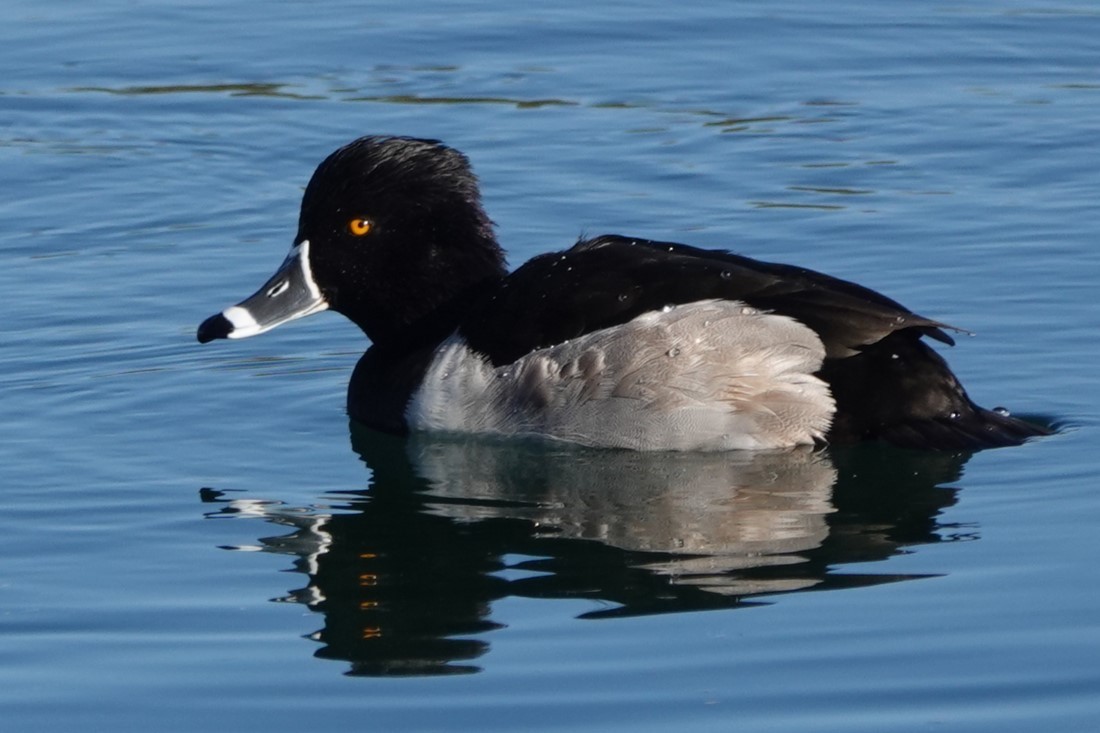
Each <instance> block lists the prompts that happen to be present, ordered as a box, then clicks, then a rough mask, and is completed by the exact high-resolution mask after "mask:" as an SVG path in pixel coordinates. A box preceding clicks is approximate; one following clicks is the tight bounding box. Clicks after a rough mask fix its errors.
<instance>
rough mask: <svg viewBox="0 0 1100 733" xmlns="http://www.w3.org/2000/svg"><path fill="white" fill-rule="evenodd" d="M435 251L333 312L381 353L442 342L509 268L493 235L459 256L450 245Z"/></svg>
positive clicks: (343, 300)
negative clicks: (359, 332)
mask: <svg viewBox="0 0 1100 733" xmlns="http://www.w3.org/2000/svg"><path fill="white" fill-rule="evenodd" d="M452 247H453V245H452ZM436 252H437V254H436V255H435V256H433V257H431V258H430V259H429V260H428V261H426V262H414V263H410V269H408V270H407V271H406V272H405V273H404V275H403V276H399V277H397V278H395V279H394V281H393V282H389V283H385V284H380V285H378V286H376V287H374V288H372V290H371V292H357V293H342V294H341V297H340V298H339V301H340V305H339V307H334V310H337V311H338V312H340V313H343V314H344V315H345V316H347V317H348V318H349V319H350V320H351V321H352V322H354V323H355V324H356V325H358V326H359V328H361V329H362V330H363V332H364V333H365V334H366V335H367V338H369V339H370V340H371V342H372V343H373V344H374V346H375V347H376V349H377V350H381V351H385V352H388V353H390V354H394V355H400V354H405V353H408V352H411V351H417V350H421V349H423V348H425V347H430V346H434V345H436V344H438V343H439V342H441V341H443V339H445V338H447V336H449V335H450V334H451V333H453V332H454V330H455V329H456V328H457V327H458V325H459V323H460V322H461V321H462V319H463V318H464V317H465V315H466V314H467V313H468V312H469V311H470V309H471V307H472V306H473V305H474V304H476V303H477V302H478V300H480V299H481V298H483V297H485V296H486V294H488V293H491V292H492V291H494V290H495V289H496V287H497V286H498V285H499V283H500V282H501V281H502V280H503V279H504V277H505V276H506V275H507V269H506V267H505V264H504V256H503V252H502V251H501V249H500V247H499V245H498V244H497V243H496V240H495V239H494V238H493V237H492V236H491V235H490V236H489V237H487V238H485V239H484V240H482V241H481V242H479V243H478V246H475V247H471V246H469V243H467V244H466V245H464V246H463V247H462V248H461V251H460V252H457V253H456V252H453V251H451V252H447V251H446V245H444V246H443V247H440V248H438V249H437V250H436ZM456 255H461V256H456Z"/></svg>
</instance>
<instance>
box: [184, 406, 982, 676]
mask: <svg viewBox="0 0 1100 733" xmlns="http://www.w3.org/2000/svg"><path fill="white" fill-rule="evenodd" d="M351 437H352V444H353V447H354V449H355V450H356V451H357V452H358V453H359V454H360V455H361V456H362V458H363V460H364V461H365V462H366V464H367V466H368V467H369V468H370V470H371V474H372V475H371V479H370V484H369V488H367V489H366V490H362V491H349V492H341V493H339V494H335V495H333V502H332V503H330V504H329V505H327V506H326V507H325V509H324V510H307V509H290V508H287V507H285V506H281V505H278V504H275V503H271V502H264V501H257V500H254V499H234V498H233V494H232V493H228V492H221V491H217V490H214V489H204V490H203V492H202V494H203V498H204V500H205V501H209V502H213V503H218V504H220V505H221V506H219V508H218V509H217V510H215V511H213V512H211V513H210V516H228V515H238V516H239V515H245V516H256V515H259V516H261V517H262V518H264V519H265V520H266V521H269V522H271V523H272V524H276V525H280V526H286V527H290V528H292V529H291V531H290V532H289V533H286V534H282V535H277V536H273V537H266V538H262V539H261V540H260V541H259V542H260V545H259V548H258V549H262V550H264V551H268V552H275V553H282V554H287V555H293V556H296V557H297V560H296V561H295V570H297V571H298V572H301V573H303V574H305V575H306V576H307V577H308V579H309V580H308V584H307V585H306V586H305V587H303V588H300V589H298V590H293V591H291V592H290V593H289V595H287V596H286V597H284V598H281V599H279V600H282V601H290V602H296V603H302V604H305V605H307V606H308V607H309V608H310V609H312V610H314V611H317V612H320V613H321V614H322V615H323V616H324V626H323V628H322V629H321V630H319V631H317V632H316V633H315V634H313V635H312V636H311V638H313V639H314V640H316V641H318V642H320V643H321V644H322V645H323V646H322V648H321V649H320V650H319V651H318V652H317V656H319V657H323V658H331V659H339V660H344V661H347V662H350V664H351V667H350V670H349V673H350V674H362V675H428V674H456V673H469V672H477V671H479V669H480V668H479V667H478V666H477V665H476V664H475V663H474V662H473V660H475V659H476V658H478V657H480V656H481V655H483V654H484V653H485V652H486V651H487V650H488V648H489V644H490V641H491V635H490V634H489V633H488V632H491V631H492V630H494V629H496V628H499V626H500V624H499V623H497V622H495V621H494V620H493V618H492V616H493V609H492V605H493V603H494V602H495V601H498V600H500V599H504V598H507V597H513V596H518V597H527V598H547V599H551V598H552V599H565V598H572V599H588V600H591V601H592V607H591V609H592V610H590V611H588V612H586V613H584V614H583V615H582V616H581V618H590V619H595V618H606V617H615V616H630V615H639V614H654V613H676V612H682V611H696V610H703V609H714V608H732V607H737V606H745V605H750V604H759V603H762V602H764V601H761V600H758V597H759V596H763V595H773V594H778V593H785V592H793V591H805V590H824V589H837V588H846V587H859V586H866V585H874V584H878V583H886V582H892V581H899V580H909V579H914V578H918V577H925V576H914V575H898V574H890V573H881V574H866V573H845V572H843V565H845V564H848V563H854V562H869V561H880V560H885V559H887V558H889V557H891V556H892V555H894V554H897V553H899V552H901V551H902V550H903V548H905V547H908V546H912V545H916V544H924V543H933V542H940V541H944V540H953V539H965V538H967V537H968V534H967V530H965V529H963V530H960V529H959V528H957V527H945V526H943V525H940V524H939V523H938V522H937V516H938V515H939V513H940V512H941V510H942V509H943V508H945V507H947V506H950V505H952V504H953V503H954V501H955V491H956V490H955V489H953V488H948V487H945V486H943V484H945V483H949V482H952V481H955V480H957V479H958V478H959V476H960V475H961V470H962V466H963V465H964V463H965V462H966V460H967V458H968V457H969V454H966V453H955V454H951V453H944V452H937V453H929V452H918V451H908V450H905V449H900V448H893V447H890V446H885V445H875V444H868V445H862V446H853V447H850V448H844V449H833V450H831V451H822V450H813V449H810V448H796V449H791V450H783V451H774V452H734V453H719V454H716V453H709V454H700V453H694V454H693V453H675V454H670V453H657V454H654V453H639V452H634V451H608V450H594V449H584V448H578V447H575V446H564V445H555V444H547V443H530V444H524V443H518V444H517V443H516V442H515V441H511V442H507V443H505V442H496V443H494V442H487V441H475V440H466V439H463V440H447V439H440V438H432V439H427V438H410V439H402V438H397V437H393V436H388V435H383V434H380V433H375V432H373V431H369V430H366V429H364V428H361V427H359V426H358V425H357V424H355V423H354V422H353V423H352V427H351ZM249 549H257V548H249Z"/></svg>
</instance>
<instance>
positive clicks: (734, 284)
mask: <svg viewBox="0 0 1100 733" xmlns="http://www.w3.org/2000/svg"><path fill="white" fill-rule="evenodd" d="M712 298H718V299H723V300H740V301H743V302H745V303H747V304H748V305H751V306H753V307H755V308H760V309H762V310H768V311H772V312H775V313H780V314H783V315H786V316H790V317H792V318H794V319H795V320H797V321H799V322H801V323H804V324H805V325H807V326H809V327H810V328H811V329H813V330H814V331H815V332H816V333H817V334H818V336H819V337H820V338H821V340H822V342H823V343H824V344H825V350H826V353H827V355H828V356H829V357H830V358H841V357H846V356H851V355H854V354H856V353H858V352H859V351H860V350H861V349H862V348H863V347H865V346H867V345H869V344H873V343H876V342H878V341H880V340H881V339H882V338H884V337H885V336H887V335H889V334H891V333H894V332H896V331H899V330H903V329H915V330H916V332H918V333H920V334H924V335H928V336H931V337H932V338H935V339H937V340H939V341H943V342H944V343H948V344H950V343H954V342H953V341H952V339H951V337H950V336H948V335H947V334H946V333H944V332H943V330H942V329H943V328H950V326H946V325H944V324H942V323H939V322H937V321H933V320H930V319H928V318H924V317H923V316H919V315H917V314H915V313H913V312H912V311H909V310H908V309H906V308H905V307H904V306H902V305H901V304H899V303H897V302H895V301H893V300H891V299H889V298H887V297H885V296H883V295H880V294H879V293H876V292H875V291H873V290H869V289H868V288H865V287H862V286H860V285H856V284H855V283H851V282H847V281H845V280H840V279H837V278H834V277H830V276H828V275H824V274H822V273H819V272H814V271H813V270H806V269H803V268H798V267H792V266H790V265H779V264H773V263H769V262H760V261H758V260H753V259H750V258H748V257H741V256H739V255H735V254H731V253H729V252H725V251H721V250H706V249H699V248H696V247H689V246H687V245H683V244H675V243H671V242H652V241H647V240H641V239H627V238H625V237H619V236H602V237H598V238H596V239H590V240H583V241H581V242H579V243H577V244H576V245H575V246H574V247H573V248H572V249H569V250H567V251H564V252H555V253H550V254H545V255H541V256H539V257H536V258H534V259H532V260H531V261H530V262H528V263H526V264H525V265H523V266H522V267H520V268H519V269H518V270H516V271H515V272H514V273H512V274H511V275H510V276H509V277H508V278H506V279H505V281H504V282H503V283H502V285H501V286H500V288H499V290H498V291H496V292H495V293H493V294H492V295H491V296H489V297H487V298H485V299H484V300H483V301H482V302H481V304H480V305H479V307H477V308H475V309H474V311H473V312H472V313H471V314H470V315H469V316H468V317H467V318H465V319H464V320H463V324H462V326H461V331H462V333H463V335H465V336H466V339H467V342H468V343H469V344H470V345H471V346H472V347H473V348H474V349H476V350H477V351H480V352H482V353H484V354H486V355H487V356H489V358H490V359H491V360H492V361H493V363H494V364H496V365H501V364H507V363H510V362H512V361H515V360H516V359H518V358H519V357H521V356H523V355H524V354H526V353H528V352H530V351H532V350H534V349H539V348H544V347H547V346H552V345H554V344H558V343H561V342H563V341H565V340H567V339H573V338H577V337H578V336H582V335H584V334H586V333H589V332H591V331H595V330H598V329H601V328H608V327H611V326H617V325H619V324H622V323H626V322H627V321H629V320H631V319H633V318H635V317H636V316H639V315H641V314H642V313H646V312H648V311H653V310H658V309H660V308H663V307H665V306H669V305H681V304H684V303H692V302H695V301H699V300H708V299H712Z"/></svg>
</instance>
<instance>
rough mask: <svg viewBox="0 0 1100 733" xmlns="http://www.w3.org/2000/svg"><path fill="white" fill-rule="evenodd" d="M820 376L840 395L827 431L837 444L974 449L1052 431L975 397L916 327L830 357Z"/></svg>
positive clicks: (1006, 443) (837, 397) (1007, 443)
mask: <svg viewBox="0 0 1100 733" xmlns="http://www.w3.org/2000/svg"><path fill="white" fill-rule="evenodd" d="M821 376H822V378H824V379H825V381H827V382H828V383H829V386H830V387H831V389H832V391H833V396H834V397H835V398H836V402H837V415H836V418H835V420H834V422H833V427H832V430H831V431H830V433H829V435H828V438H829V440H830V441H832V442H836V443H850V442H856V441H861V440H875V439H879V440H884V441H887V442H889V443H893V444H894V445H898V446H902V447H906V448H925V449H933V450H979V449H982V448H998V447H1001V446H1009V445H1019V444H1020V443H1022V442H1024V441H1025V440H1027V439H1028V438H1033V437H1037V436H1041V435H1050V434H1051V433H1052V432H1053V430H1051V428H1049V427H1047V426H1044V425H1039V424H1036V423H1032V422H1028V421H1025V420H1021V419H1019V418H1016V417H1013V416H1011V415H1009V414H1008V411H1007V410H1003V409H1000V408H998V409H996V410H987V409H985V408H984V407H979V406H978V405H976V404H974V402H973V401H972V400H971V399H970V397H969V396H967V394H966V390H964V389H963V387H962V385H961V384H960V383H959V380H958V379H956V378H955V375H954V374H952V372H951V369H950V368H949V367H948V366H947V362H945V361H944V360H943V358H942V357H941V356H940V355H939V354H937V353H936V352H935V351H933V350H932V348H931V347H929V346H928V345H927V344H925V343H924V342H923V341H921V340H920V337H919V335H918V334H916V333H913V332H905V331H900V332H896V333H894V334H891V335H890V336H888V337H886V338H884V339H882V340H881V341H879V342H878V343H875V344H873V345H871V346H868V347H866V348H865V349H864V350H863V351H862V352H861V353H859V354H858V355H856V356H852V357H848V358H843V359H832V360H827V361H826V362H825V365H824V366H823V368H822V370H821Z"/></svg>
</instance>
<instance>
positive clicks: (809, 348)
mask: <svg viewBox="0 0 1100 733" xmlns="http://www.w3.org/2000/svg"><path fill="white" fill-rule="evenodd" d="M824 356H825V349H824V347H823V346H822V344H821V340H820V339H819V338H818V337H817V335H816V334H815V333H814V332H813V331H811V330H810V329H809V328H807V327H805V326H803V325H802V324H800V323H798V322H797V321H795V320H793V319H791V318H787V317H785V316H778V315H774V314H771V313H765V312H762V311H758V310H756V309H754V308H750V307H748V306H745V305H744V304H742V303H736V302H731V301H700V302H698V303H691V304H688V305H683V306H678V307H676V308H672V309H667V310H662V311H653V312H650V313H645V314H643V315H641V316H638V317H637V318H635V319H634V320H632V321H630V322H629V323H625V324H623V325H621V326H616V327H613V328H607V329H603V330H601V331H596V332H593V333H590V334H587V335H585V336H582V337H580V338H577V339H573V340H571V341H570V342H568V343H565V344H560V345H558V346H554V347H550V348H547V349H541V350H539V351H535V352H532V353H530V354H528V355H526V356H524V357H523V358H521V359H519V360H517V361H516V362H515V363H513V364H509V365H506V366H503V367H499V368H493V367H492V366H491V365H490V364H489V363H488V362H487V361H486V360H485V359H484V358H483V357H481V356H480V355H478V354H476V353H474V352H472V351H471V350H470V349H469V347H467V346H466V344H465V342H464V341H463V340H462V339H461V338H459V337H458V336H457V335H456V336H452V337H451V338H449V339H448V340H447V341H445V342H444V343H442V344H441V345H440V346H439V349H438V350H437V351H436V356H435V359H434V361H433V362H432V364H431V366H430V367H429V369H428V371H427V373H426V374H425V377H424V381H423V383H422V385H421V387H420V389H419V390H418V391H417V392H416V394H414V395H413V398H412V400H411V401H410V403H409V406H408V408H407V410H406V418H407V419H408V423H409V427H410V428H411V429H412V430H432V431H446V432H459V433H483V434H493V435H516V436H519V435H537V436H542V437H546V438H551V439H556V440H563V441H568V442H573V443H579V444H582V445H590V446H600V447H616V448H632V449H636V450H733V449H749V450H754V449H772V448H783V447H789V446H792V445H800V444H808V443H813V442H814V441H815V440H818V439H821V438H822V437H823V436H824V434H825V431H826V430H828V428H829V424H830V423H831V421H832V416H833V413H834V411H835V405H834V402H833V398H832V396H831V395H830V393H829V389H828V386H827V385H826V384H825V383H824V382H822V381H821V380H820V379H818V378H817V377H816V376H814V372H816V371H817V370H818V369H819V368H820V367H821V362H822V360H823V359H824Z"/></svg>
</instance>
